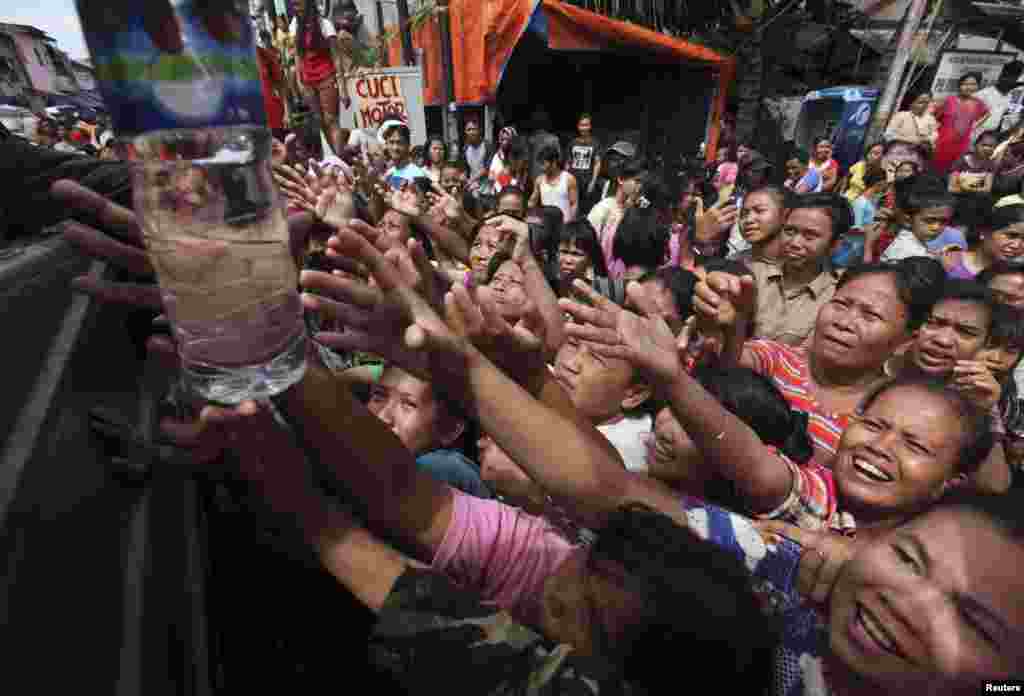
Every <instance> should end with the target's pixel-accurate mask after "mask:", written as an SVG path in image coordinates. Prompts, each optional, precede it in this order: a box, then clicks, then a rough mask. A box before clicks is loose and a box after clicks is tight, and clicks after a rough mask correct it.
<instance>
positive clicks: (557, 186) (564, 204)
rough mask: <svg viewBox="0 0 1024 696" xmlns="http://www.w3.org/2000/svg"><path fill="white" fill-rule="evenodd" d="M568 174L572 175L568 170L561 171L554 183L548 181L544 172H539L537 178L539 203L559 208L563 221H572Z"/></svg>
mask: <svg viewBox="0 0 1024 696" xmlns="http://www.w3.org/2000/svg"><path fill="white" fill-rule="evenodd" d="M570 176H572V175H571V174H570V173H569V172H564V171H563V172H561V173H559V175H558V178H557V179H555V181H554V183H551V182H549V181H548V178H547V176H546V175H544V174H541V176H540V178H539V179H537V185H538V187H539V188H540V202H541V205H552V206H555V207H556V208H559V209H560V210H561V211H562V220H563V221H565V222H572V216H571V213H572V211H571V209H570V208H571V206H572V203H571V201H570V200H569V177H570Z"/></svg>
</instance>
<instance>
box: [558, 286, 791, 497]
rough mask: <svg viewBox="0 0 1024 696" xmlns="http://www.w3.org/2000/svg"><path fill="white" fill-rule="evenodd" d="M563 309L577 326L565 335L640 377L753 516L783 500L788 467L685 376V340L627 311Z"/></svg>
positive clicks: (574, 304)
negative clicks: (626, 365) (634, 370)
mask: <svg viewBox="0 0 1024 696" xmlns="http://www.w3.org/2000/svg"><path fill="white" fill-rule="evenodd" d="M563 307H565V308H566V310H567V311H569V312H570V313H571V314H572V315H573V317H574V318H576V319H577V320H578V321H579V322H581V323H572V324H570V325H569V334H570V335H571V336H574V337H577V338H580V339H581V340H587V341H590V342H591V343H592V344H594V345H596V346H597V350H600V351H602V352H603V353H604V354H605V355H607V356H608V357H611V358H618V359H620V360H627V361H629V362H630V363H632V364H633V365H634V366H635V367H636V368H637V369H638V370H640V371H641V372H642V373H644V374H645V375H646V377H647V379H648V380H649V382H650V383H651V384H653V385H655V388H656V390H657V391H658V392H659V394H660V395H661V396H662V397H663V398H665V399H666V400H667V401H668V402H669V405H670V407H671V409H672V413H673V414H674V415H675V417H676V419H677V420H678V421H679V424H680V425H681V426H682V427H683V430H685V431H686V433H687V434H688V435H689V436H690V438H691V439H692V440H693V443H694V445H696V446H697V449H698V450H699V451H700V452H701V454H702V455H703V457H704V460H705V462H706V463H707V464H708V465H710V466H713V467H714V469H715V470H716V471H718V472H719V473H720V474H721V475H722V476H724V477H725V478H727V479H729V480H730V481H733V482H734V483H735V484H736V486H737V488H738V489H739V491H740V494H741V495H742V496H743V497H744V498H745V499H746V501H747V503H748V505H749V507H750V509H751V510H752V511H753V512H757V513H763V512H770V511H771V510H773V509H775V508H777V507H778V506H779V505H781V504H782V503H783V502H784V501H785V499H786V497H787V496H788V495H789V492H790V489H791V488H792V483H793V482H792V476H791V473H790V470H789V466H788V465H787V464H786V463H785V461H784V460H783V459H782V458H780V457H779V456H778V455H776V454H775V453H774V452H772V451H771V450H770V449H768V448H767V447H765V446H764V444H763V443H762V442H761V439H760V438H759V437H758V436H757V434H756V433H755V432H754V431H753V430H752V429H751V428H750V427H749V426H748V425H747V424H746V423H744V422H743V421H741V420H740V419H739V418H737V417H736V416H735V415H733V414H732V413H730V412H729V411H727V410H726V409H725V408H724V407H723V406H722V405H721V404H720V403H719V402H718V401H717V400H716V399H715V398H714V397H713V396H711V395H710V394H708V393H707V391H705V390H704V388H703V387H702V386H701V385H700V383H699V382H697V381H696V380H695V379H693V378H692V377H690V375H689V374H687V373H686V371H685V370H684V369H683V365H682V362H681V361H680V359H679V353H680V351H681V350H682V351H685V349H686V344H685V341H686V338H685V336H683V337H681V339H680V341H679V342H678V343H677V340H676V338H675V337H674V336H673V335H672V332H671V331H670V330H669V328H668V325H667V324H666V323H665V322H664V320H663V319H661V318H659V317H655V318H651V319H644V318H641V317H640V316H638V315H636V314H634V313H632V312H630V311H628V310H621V311H619V312H618V313H617V316H613V315H612V314H610V313H607V312H604V311H602V310H601V309H600V308H595V307H591V306H586V305H583V304H580V303H577V302H572V301H563Z"/></svg>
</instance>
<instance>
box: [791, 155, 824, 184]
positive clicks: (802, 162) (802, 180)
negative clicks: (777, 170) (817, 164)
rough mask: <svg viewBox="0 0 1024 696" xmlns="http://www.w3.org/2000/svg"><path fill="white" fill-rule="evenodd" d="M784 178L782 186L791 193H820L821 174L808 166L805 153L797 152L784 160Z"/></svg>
mask: <svg viewBox="0 0 1024 696" xmlns="http://www.w3.org/2000/svg"><path fill="white" fill-rule="evenodd" d="M786 177H787V178H786V182H785V184H783V185H784V186H785V187H786V188H787V189H789V190H790V191H792V192H793V193H817V192H818V191H821V181H822V180H821V173H820V172H819V171H818V170H817V169H815V168H814V167H812V166H811V165H810V160H809V158H808V156H807V153H806V152H803V151H799V150H798V151H797V152H794V153H793V155H792V156H791V157H790V158H789V159H788V160H786Z"/></svg>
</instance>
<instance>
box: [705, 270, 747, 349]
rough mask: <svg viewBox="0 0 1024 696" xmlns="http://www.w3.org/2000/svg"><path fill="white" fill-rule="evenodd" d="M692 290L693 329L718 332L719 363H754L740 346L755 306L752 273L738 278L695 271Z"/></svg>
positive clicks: (716, 272)
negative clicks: (720, 344) (697, 279)
mask: <svg viewBox="0 0 1024 696" xmlns="http://www.w3.org/2000/svg"><path fill="white" fill-rule="evenodd" d="M698 277H699V281H698V282H697V286H696V288H695V290H694V295H693V307H694V311H695V314H696V315H697V329H698V330H699V331H700V330H703V329H704V327H707V328H708V329H711V330H715V331H718V332H721V336H722V346H721V351H720V353H719V364H721V365H722V366H723V367H735V366H737V365H741V366H743V367H755V361H754V359H753V357H752V356H751V355H750V354H749V352H748V351H746V350H745V349H744V343H745V342H746V340H747V334H748V333H749V326H750V324H751V322H752V321H753V319H755V317H754V311H755V310H754V308H755V307H756V306H757V302H756V292H755V286H754V277H753V276H749V275H746V276H743V277H742V278H740V277H737V276H734V275H732V274H731V273H723V272H719V271H715V272H712V273H707V274H705V273H703V272H701V273H699V274H698ZM709 333H710V331H709Z"/></svg>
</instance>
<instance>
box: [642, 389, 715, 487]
mask: <svg viewBox="0 0 1024 696" xmlns="http://www.w3.org/2000/svg"><path fill="white" fill-rule="evenodd" d="M644 444H645V446H646V448H647V456H646V461H647V467H648V468H649V469H650V470H652V471H664V470H666V469H667V470H670V471H672V472H674V473H675V474H676V475H677V476H678V477H679V480H678V481H676V484H675V485H676V486H677V487H678V488H680V489H682V490H684V491H686V492H687V493H693V494H694V495H696V494H698V493H699V492H701V489H702V487H703V486H704V484H705V483H706V481H707V479H708V475H707V473H706V468H707V467H705V466H702V464H703V457H702V456H701V454H700V451H699V450H698V449H697V446H696V445H695V444H693V440H691V439H690V436H689V435H687V433H686V431H685V430H683V426H681V425H679V421H677V420H676V418H675V416H673V415H672V411H671V410H670V409H668V408H663V409H661V411H659V412H658V415H657V416H656V417H655V419H654V431H653V432H652V433H651V434H650V436H649V437H648V438H647V439H646V440H645V441H644Z"/></svg>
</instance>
